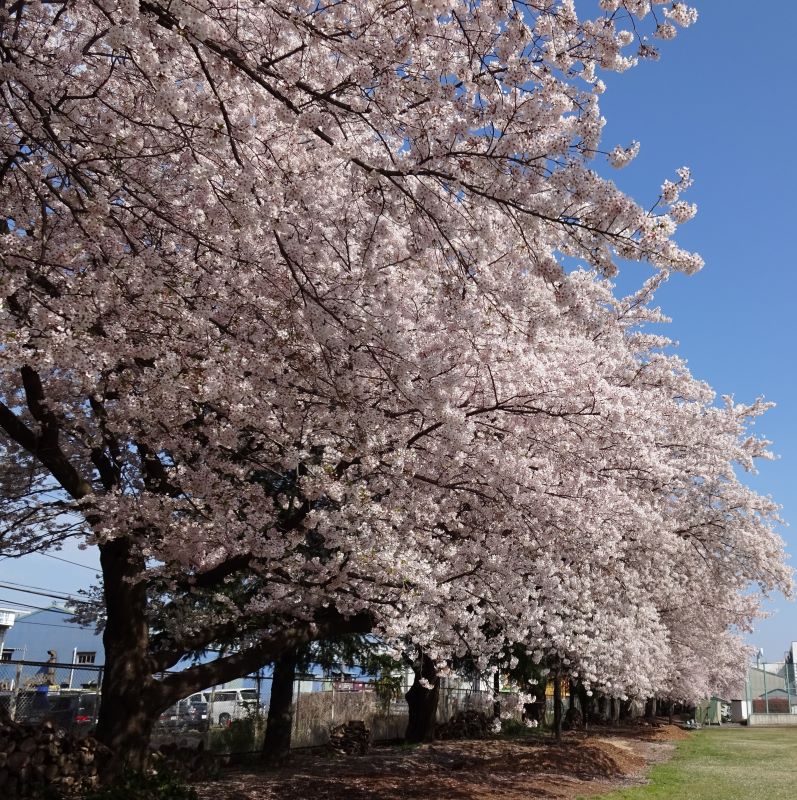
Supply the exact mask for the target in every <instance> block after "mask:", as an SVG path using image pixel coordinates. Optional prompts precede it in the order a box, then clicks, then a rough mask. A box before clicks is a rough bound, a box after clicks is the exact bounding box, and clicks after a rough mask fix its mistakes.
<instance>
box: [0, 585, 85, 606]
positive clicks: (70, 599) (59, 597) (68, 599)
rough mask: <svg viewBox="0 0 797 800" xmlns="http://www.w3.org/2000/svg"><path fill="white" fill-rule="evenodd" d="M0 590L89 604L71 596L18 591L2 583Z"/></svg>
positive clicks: (15, 587) (31, 590) (26, 590)
mask: <svg viewBox="0 0 797 800" xmlns="http://www.w3.org/2000/svg"><path fill="white" fill-rule="evenodd" d="M18 585H19V584H18ZM0 589H11V591H12V592H22V594H36V595H39V596H40V597H49V598H51V599H53V600H65V601H67V602H69V603H84V602H87V601H85V600H81V599H80V598H78V597H70V596H69V595H64V594H53V593H52V592H37V591H35V590H34V589H18V588H17V586H13V585H11V584H8V583H2V582H0Z"/></svg>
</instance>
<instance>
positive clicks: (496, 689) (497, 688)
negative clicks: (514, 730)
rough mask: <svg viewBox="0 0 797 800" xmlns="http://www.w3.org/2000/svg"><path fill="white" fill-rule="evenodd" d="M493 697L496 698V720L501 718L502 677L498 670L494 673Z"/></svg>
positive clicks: (494, 712)
mask: <svg viewBox="0 0 797 800" xmlns="http://www.w3.org/2000/svg"><path fill="white" fill-rule="evenodd" d="M493 697H494V698H495V700H494V702H493V717H494V719H500V718H501V675H500V673H499V672H498V670H496V671H495V672H494V673H493Z"/></svg>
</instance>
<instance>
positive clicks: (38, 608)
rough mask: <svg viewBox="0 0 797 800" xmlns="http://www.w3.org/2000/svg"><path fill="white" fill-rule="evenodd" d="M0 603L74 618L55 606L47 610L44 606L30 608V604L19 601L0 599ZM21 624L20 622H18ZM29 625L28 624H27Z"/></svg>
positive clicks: (11, 609)
mask: <svg viewBox="0 0 797 800" xmlns="http://www.w3.org/2000/svg"><path fill="white" fill-rule="evenodd" d="M0 603H13V604H14V605H15V606H25V608H35V609H36V611H55V612H57V613H59V614H66V615H67V616H70V617H72V616H74V614H73V612H72V611H67V610H66V609H65V608H58V607H57V606H50V607H49V608H45V607H44V606H32V605H31V604H30V603H23V602H21V601H20V600H9V599H8V598H7V597H0ZM8 610H9V611H13V610H14V609H13V608H10V609H8ZM17 610H18V611H22V609H17ZM20 622H22V620H20ZM29 624H30V623H29Z"/></svg>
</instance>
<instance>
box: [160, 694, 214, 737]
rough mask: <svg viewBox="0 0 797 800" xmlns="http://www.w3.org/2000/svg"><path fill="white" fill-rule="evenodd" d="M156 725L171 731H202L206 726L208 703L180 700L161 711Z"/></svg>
mask: <svg viewBox="0 0 797 800" xmlns="http://www.w3.org/2000/svg"><path fill="white" fill-rule="evenodd" d="M158 727H159V728H161V729H164V730H172V731H179V730H197V731H203V730H205V729H206V728H207V727H208V704H207V703H199V702H193V703H192V702H189V701H188V700H181V701H180V702H179V703H175V704H174V705H173V706H169V707H168V708H167V709H166V710H165V711H163V712H162V713H161V715H160V717H158Z"/></svg>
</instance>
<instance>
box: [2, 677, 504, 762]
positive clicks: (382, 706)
mask: <svg viewBox="0 0 797 800" xmlns="http://www.w3.org/2000/svg"><path fill="white" fill-rule="evenodd" d="M102 671H103V668H102V666H99V665H94V664H63V663H56V662H53V661H0V708H2V709H4V710H5V711H6V712H7V713H8V714H9V715H10V717H11V718H12V719H15V720H17V721H19V722H28V723H41V722H44V721H48V720H49V721H51V722H52V723H54V724H55V725H56V726H57V727H59V728H62V729H65V730H70V731H79V732H88V731H90V730H92V729H93V727H94V726H95V725H96V722H97V715H98V712H99V706H100V700H101V694H100V686H101V684H102ZM243 683H244V684H246V686H241V687H238V688H230V687H229V686H225V687H216V688H211V689H206V690H204V691H202V692H196V693H194V694H193V695H191V696H190V697H188V698H185V699H183V700H181V701H180V702H179V703H176V704H175V705H174V706H171V707H170V708H168V709H166V710H165V711H164V712H163V713H162V714H161V715H160V718H159V720H158V722H157V723H156V725H155V730H154V739H155V741H156V743H163V742H164V741H174V740H188V741H187V743H190V741H195V742H196V743H197V744H198V742H199V741H200V740H205V744H206V746H208V747H209V748H211V749H226V750H239V749H240V748H241V747H242V746H244V747H247V749H251V748H254V747H256V746H257V739H258V737H261V736H262V731H263V728H264V725H265V717H266V713H267V709H268V699H269V697H270V695H271V677H270V676H266V675H263V674H262V673H261V674H257V675H251V676H248V677H247V678H245V679H244V681H243ZM407 688H408V685H407V684H406V680H405V681H401V680H399V679H393V680H392V681H385V680H382V681H378V680H374V681H369V680H367V679H362V678H358V679H348V680H333V679H331V678H328V677H321V676H314V675H300V676H297V678H296V680H295V682H294V689H293V731H292V746H293V747H296V748H302V747H319V746H323V745H325V744H326V743H327V742H328V741H329V731H330V728H332V727H333V726H335V725H339V724H343V723H346V722H350V721H353V720H362V721H363V722H365V724H366V725H367V726H368V728H369V729H370V730H371V738H372V740H373V741H376V742H379V741H390V740H395V739H400V738H402V737H403V736H404V732H405V730H406V728H407V722H408V708H407V702H406V700H405V699H404V692H405V691H406V690H407ZM499 699H500V697H499ZM495 700H496V697H495V695H494V693H493V692H492V691H490V690H477V689H473V688H467V687H463V686H462V683H461V681H450V682H449V681H447V680H446V679H443V681H442V686H441V690H440V696H439V701H438V706H437V721H438V722H439V723H446V722H449V721H451V720H452V719H454V718H455V717H456V716H457V715H458V714H460V713H461V712H466V711H471V710H472V711H477V712H482V713H484V714H486V715H488V716H491V715H492V712H493V704H494V702H495ZM231 728H232V730H230V729H231ZM247 742H249V745H248V746H247V744H246V743H247Z"/></svg>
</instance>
